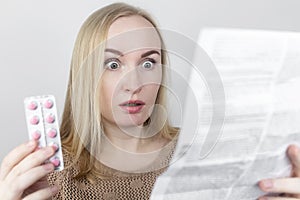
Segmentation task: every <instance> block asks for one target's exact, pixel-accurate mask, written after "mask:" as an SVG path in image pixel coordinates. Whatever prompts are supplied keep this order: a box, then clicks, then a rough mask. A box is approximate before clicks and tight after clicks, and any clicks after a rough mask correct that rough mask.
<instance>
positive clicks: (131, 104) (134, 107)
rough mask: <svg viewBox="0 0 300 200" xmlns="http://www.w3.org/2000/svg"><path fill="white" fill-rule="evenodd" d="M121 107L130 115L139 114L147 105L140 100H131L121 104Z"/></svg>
mask: <svg viewBox="0 0 300 200" xmlns="http://www.w3.org/2000/svg"><path fill="white" fill-rule="evenodd" d="M119 106H120V107H121V108H122V109H123V110H124V111H126V112H127V113H129V114H135V113H139V112H140V111H141V110H142V108H143V107H144V106H145V103H144V102H143V101H140V100H130V101H126V102H123V103H121V104H119Z"/></svg>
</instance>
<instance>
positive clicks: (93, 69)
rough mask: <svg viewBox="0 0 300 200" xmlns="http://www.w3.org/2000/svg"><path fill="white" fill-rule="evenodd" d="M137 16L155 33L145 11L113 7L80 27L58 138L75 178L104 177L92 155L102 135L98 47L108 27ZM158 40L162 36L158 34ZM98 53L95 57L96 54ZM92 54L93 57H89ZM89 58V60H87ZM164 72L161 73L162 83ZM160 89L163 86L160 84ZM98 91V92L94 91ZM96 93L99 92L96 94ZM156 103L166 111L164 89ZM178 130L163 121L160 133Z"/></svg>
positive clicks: (119, 5) (121, 5)
mask: <svg viewBox="0 0 300 200" xmlns="http://www.w3.org/2000/svg"><path fill="white" fill-rule="evenodd" d="M133 15H139V16H141V17H143V18H145V19H146V20H148V21H149V22H150V23H151V24H152V25H153V26H154V27H155V29H156V30H157V29H158V28H157V25H156V24H155V23H154V21H153V19H152V18H151V17H150V15H149V14H148V13H146V12H145V11H144V10H142V9H139V8H136V7H133V6H130V5H127V4H125V3H115V4H111V5H109V6H106V7H104V8H101V9H99V10H97V11H95V12H94V13H93V14H92V15H90V16H89V17H88V18H87V20H86V21H85V22H84V24H83V25H82V27H81V29H80V31H79V33H78V36H77V39H76V42H75V45H74V50H73V55H72V60H71V66H70V76H69V83H68V88H67V94H66V100H65V106H64V112H63V116H62V124H61V130H60V131H61V137H62V143H63V146H64V148H65V149H66V150H67V151H68V152H69V153H71V154H72V155H73V156H74V160H73V161H74V163H78V164H79V167H80V168H79V171H80V172H79V174H78V175H77V177H81V176H87V177H88V178H89V179H92V177H93V176H95V175H96V176H97V177H103V176H105V174H100V173H99V170H98V168H99V167H97V166H98V162H97V159H96V158H95V157H94V156H93V155H95V154H93V153H95V152H93V151H94V150H95V149H96V147H99V144H100V140H101V137H100V133H103V126H102V123H101V114H100V103H101V102H99V99H100V98H99V89H97V87H98V86H99V77H100V75H101V69H99V68H100V67H97V66H102V65H103V54H104V48H103V47H102V48H101V47H99V45H100V44H101V43H103V42H104V41H105V40H106V39H107V34H108V30H109V28H110V26H111V24H112V23H113V22H114V21H116V20H117V19H118V18H120V17H125V16H133ZM157 32H158V34H159V36H160V38H161V34H160V33H159V31H158V30H157ZM161 43H162V50H161V51H162V56H161V58H162V66H164V65H166V63H167V55H166V51H165V46H164V43H163V41H162V38H161ZM96 49H97V51H99V52H97V53H95V51H96ZM92 54H94V56H91V55H92ZM91 57H92V59H90V58H91ZM165 73H166V70H164V69H163V80H162V83H164V81H165V80H164V77H165ZM162 85H163V84H162ZM96 89H97V90H96ZM97 91H98V92H97ZM156 103H157V104H160V105H162V106H164V107H166V88H165V87H163V86H160V89H159V91H158V94H157V99H156ZM177 131H178V130H177V129H175V128H173V127H172V126H170V124H169V122H168V121H166V123H165V124H164V126H163V128H162V129H161V131H160V134H161V136H162V137H164V138H167V139H170V140H171V139H172V138H174V137H175V136H176V134H177Z"/></svg>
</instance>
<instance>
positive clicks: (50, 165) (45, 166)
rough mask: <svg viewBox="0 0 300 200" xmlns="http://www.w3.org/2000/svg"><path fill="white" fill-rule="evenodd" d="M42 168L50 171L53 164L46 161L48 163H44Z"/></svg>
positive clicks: (52, 168)
mask: <svg viewBox="0 0 300 200" xmlns="http://www.w3.org/2000/svg"><path fill="white" fill-rule="evenodd" d="M44 169H45V170H46V171H49V172H51V171H53V170H54V166H53V165H52V164H51V163H48V164H46V165H44Z"/></svg>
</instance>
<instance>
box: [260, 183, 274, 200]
mask: <svg viewBox="0 0 300 200" xmlns="http://www.w3.org/2000/svg"><path fill="white" fill-rule="evenodd" d="M262 185H263V187H264V188H265V189H271V188H272V187H273V181H272V180H264V181H262ZM264 198H265V197H264Z"/></svg>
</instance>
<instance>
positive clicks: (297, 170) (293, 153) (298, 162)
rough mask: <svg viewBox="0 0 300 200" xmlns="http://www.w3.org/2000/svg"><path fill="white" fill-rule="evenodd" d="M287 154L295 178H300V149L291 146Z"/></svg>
mask: <svg viewBox="0 0 300 200" xmlns="http://www.w3.org/2000/svg"><path fill="white" fill-rule="evenodd" d="M287 154H288V156H289V158H290V160H291V163H292V164H293V172H294V174H295V176H298V177H300V149H299V147H297V146H296V145H290V146H289V147H288V150H287Z"/></svg>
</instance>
